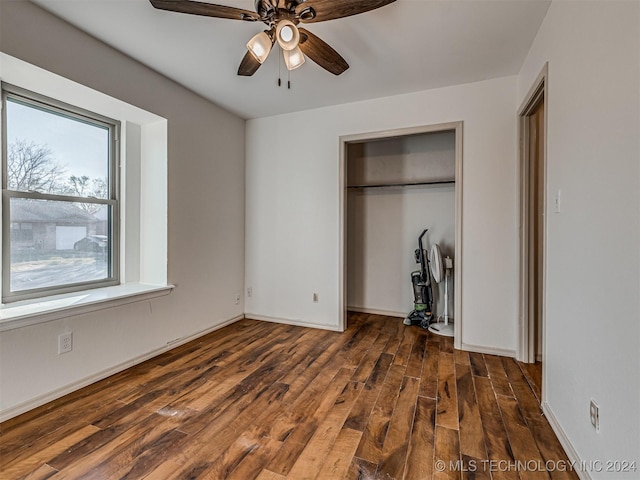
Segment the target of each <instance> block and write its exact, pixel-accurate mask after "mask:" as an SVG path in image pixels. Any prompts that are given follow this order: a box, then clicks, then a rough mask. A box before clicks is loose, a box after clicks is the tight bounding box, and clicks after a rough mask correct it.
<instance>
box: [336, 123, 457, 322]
mask: <svg viewBox="0 0 640 480" xmlns="http://www.w3.org/2000/svg"><path fill="white" fill-rule="evenodd" d="M346 168H347V183H348V185H379V184H390V183H391V184H397V183H403V182H425V181H438V180H451V179H453V178H454V177H455V133H454V132H453V131H449V132H437V133H429V134H422V135H411V136H405V137H400V138H394V139H386V140H376V141H369V142H363V143H354V144H349V145H347V157H346ZM425 228H428V229H429V232H428V233H427V235H426V236H425V238H424V247H425V248H426V249H427V250H428V249H429V248H430V247H431V245H433V244H434V243H437V244H438V245H439V246H440V248H441V249H442V253H443V255H449V256H451V257H453V256H454V245H455V186H454V185H437V184H434V185H426V186H424V185H422V186H412V187H404V188H403V187H393V188H364V189H360V188H358V189H349V190H348V193H347V306H348V308H349V309H351V310H360V311H376V312H385V313H388V314H391V315H396V316H402V317H403V316H405V315H406V314H407V313H409V311H411V310H412V309H413V288H412V285H411V280H410V279H411V272H412V271H414V270H418V269H419V265H418V264H416V262H415V259H414V255H413V252H414V250H415V249H416V248H417V247H418V236H419V234H420V233H421V232H422V230H424V229H425ZM450 284H451V286H453V282H452V281H451V282H450ZM432 289H433V294H434V299H435V302H434V312H437V313H438V314H442V312H443V311H444V284H441V285H438V284H436V283H435V282H433V284H432ZM449 300H450V301H449V308H450V309H451V308H452V307H453V289H452V288H451V291H450V296H449ZM449 311H452V310H449Z"/></svg>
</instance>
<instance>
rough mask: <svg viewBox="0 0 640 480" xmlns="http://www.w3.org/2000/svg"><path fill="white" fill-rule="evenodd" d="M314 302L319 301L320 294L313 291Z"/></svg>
mask: <svg viewBox="0 0 640 480" xmlns="http://www.w3.org/2000/svg"><path fill="white" fill-rule="evenodd" d="M313 303H318V294H317V293H315V292H314V293H313Z"/></svg>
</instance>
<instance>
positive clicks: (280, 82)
mask: <svg viewBox="0 0 640 480" xmlns="http://www.w3.org/2000/svg"><path fill="white" fill-rule="evenodd" d="M281 57H282V55H280V51H279V50H278V86H281V85H282V80H281V75H280V64H281V63H282V58H281Z"/></svg>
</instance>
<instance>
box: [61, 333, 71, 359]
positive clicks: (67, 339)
mask: <svg viewBox="0 0 640 480" xmlns="http://www.w3.org/2000/svg"><path fill="white" fill-rule="evenodd" d="M71 350H73V333H72V332H67V333H62V334H60V335H58V355H60V354H62V353H68V352H70V351H71Z"/></svg>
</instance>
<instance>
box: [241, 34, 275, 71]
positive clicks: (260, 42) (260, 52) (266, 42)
mask: <svg viewBox="0 0 640 480" xmlns="http://www.w3.org/2000/svg"><path fill="white" fill-rule="evenodd" d="M271 45H272V43H271V38H269V35H267V32H260V33H258V34H257V35H254V36H253V38H252V39H251V40H249V43H247V49H248V50H249V51H250V52H251V53H252V54H253V56H254V57H256V60H258V62H260V63H261V64H262V63H264V61H265V60H266V59H267V57H268V56H269V52H270V51H271Z"/></svg>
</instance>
